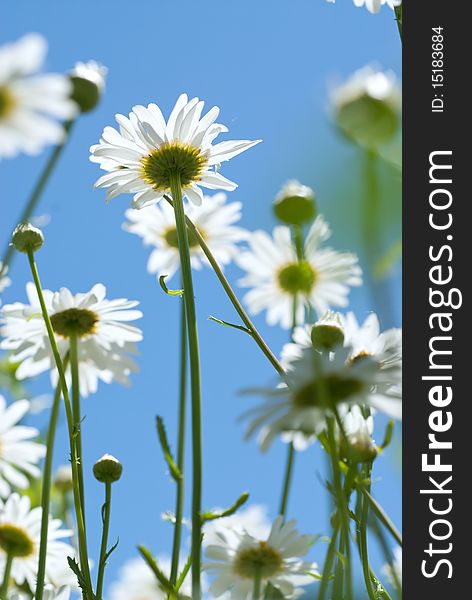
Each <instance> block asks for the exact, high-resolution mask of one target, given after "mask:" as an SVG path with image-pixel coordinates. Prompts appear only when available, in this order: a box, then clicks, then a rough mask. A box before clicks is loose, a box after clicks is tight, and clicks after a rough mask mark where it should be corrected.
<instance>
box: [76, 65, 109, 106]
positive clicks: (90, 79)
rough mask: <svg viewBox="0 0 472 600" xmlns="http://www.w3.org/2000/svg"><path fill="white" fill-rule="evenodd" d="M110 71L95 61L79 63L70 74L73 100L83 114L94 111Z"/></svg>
mask: <svg viewBox="0 0 472 600" xmlns="http://www.w3.org/2000/svg"><path fill="white" fill-rule="evenodd" d="M107 73H108V69H107V68H106V67H105V66H103V65H102V64H100V63H98V62H96V61H95V60H89V61H88V62H86V63H83V62H78V63H76V64H75V66H74V68H73V70H72V71H71V73H70V79H71V81H72V86H73V91H72V98H73V100H74V101H75V102H76V103H77V105H78V106H79V108H80V110H81V111H82V112H89V111H91V110H93V109H94V108H95V107H96V106H97V104H98V102H99V100H100V98H101V96H102V94H103V91H104V89H105V79H106V76H107Z"/></svg>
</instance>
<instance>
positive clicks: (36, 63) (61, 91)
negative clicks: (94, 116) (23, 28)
mask: <svg viewBox="0 0 472 600" xmlns="http://www.w3.org/2000/svg"><path fill="white" fill-rule="evenodd" d="M46 52H47V42H46V40H45V39H44V38H43V37H42V36H40V35H38V34H35V33H30V34H28V35H25V36H24V37H22V38H21V39H19V40H18V41H17V42H13V43H10V44H5V45H4V46H2V47H0V158H2V157H3V158H13V157H15V156H16V155H17V154H18V153H20V152H24V153H26V154H38V153H39V152H40V151H41V150H42V149H43V147H44V146H46V145H48V144H56V143H58V142H60V141H61V139H62V138H63V135H64V130H63V127H62V125H60V124H59V123H58V122H57V120H56V119H61V120H62V119H70V118H71V117H73V116H74V115H75V113H76V111H77V107H76V105H75V103H74V102H73V101H72V100H71V99H70V94H71V91H72V86H71V83H70V80H69V78H68V77H66V76H64V75H51V74H49V75H38V74H37V72H38V71H39V69H40V68H41V66H42V64H43V62H44V59H45V57H46Z"/></svg>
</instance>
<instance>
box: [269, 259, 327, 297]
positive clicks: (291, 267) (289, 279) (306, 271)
mask: <svg viewBox="0 0 472 600" xmlns="http://www.w3.org/2000/svg"><path fill="white" fill-rule="evenodd" d="M277 278H278V282H279V285H280V287H281V288H282V290H283V291H284V292H288V293H289V294H291V295H292V296H295V295H296V294H305V295H306V294H309V293H310V292H311V290H312V289H313V286H314V285H315V283H316V280H317V273H316V271H315V270H314V269H313V267H312V266H311V265H310V263H309V262H307V261H306V260H302V261H300V262H296V263H290V264H288V265H286V266H285V267H282V268H281V269H280V271H279V272H278V274H277Z"/></svg>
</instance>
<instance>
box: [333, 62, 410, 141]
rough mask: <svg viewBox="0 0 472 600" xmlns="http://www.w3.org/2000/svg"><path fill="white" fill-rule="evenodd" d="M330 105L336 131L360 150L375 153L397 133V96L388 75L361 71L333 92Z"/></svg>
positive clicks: (369, 69)
mask: <svg viewBox="0 0 472 600" xmlns="http://www.w3.org/2000/svg"><path fill="white" fill-rule="evenodd" d="M333 101H334V104H335V117H336V123H337V125H338V127H339V129H340V130H341V132H342V133H343V134H344V135H345V136H346V137H348V138H349V139H350V140H352V141H354V142H356V143H357V144H359V145H361V146H364V147H366V148H374V149H375V148H377V147H378V146H381V145H382V144H386V143H388V142H390V141H391V140H392V138H393V137H394V136H395V134H396V133H397V132H398V130H399V127H400V95H399V91H398V89H397V85H396V80H395V76H394V75H393V74H392V73H389V72H382V71H375V70H373V69H372V68H370V67H366V68H365V69H361V70H360V71H357V72H356V73H354V74H353V75H352V77H351V78H350V79H349V80H348V81H347V83H346V84H345V85H344V86H342V87H341V88H339V89H338V90H336V92H335V93H334V94H333Z"/></svg>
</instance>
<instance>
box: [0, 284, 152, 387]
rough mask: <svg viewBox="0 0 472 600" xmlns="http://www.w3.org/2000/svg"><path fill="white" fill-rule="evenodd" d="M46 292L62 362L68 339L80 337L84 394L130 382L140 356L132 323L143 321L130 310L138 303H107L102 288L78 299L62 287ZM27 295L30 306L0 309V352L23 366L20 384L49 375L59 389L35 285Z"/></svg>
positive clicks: (138, 335) (138, 332)
mask: <svg viewBox="0 0 472 600" xmlns="http://www.w3.org/2000/svg"><path fill="white" fill-rule="evenodd" d="M43 293H44V299H45V303H46V308H47V310H48V313H49V316H50V317H51V322H52V326H53V329H54V331H55V333H56V341H57V344H58V347H59V351H60V354H61V356H62V357H63V358H64V357H65V356H66V354H67V353H68V351H69V347H70V341H69V340H70V336H71V335H75V336H77V338H78V355H79V377H80V387H81V393H82V395H83V396H87V395H88V394H90V393H93V392H95V391H96V390H97V385H98V380H101V381H104V382H105V383H111V382H112V381H113V380H116V381H118V382H119V383H122V384H127V383H129V379H128V375H129V374H130V373H131V372H132V371H135V370H136V364H135V363H134V362H133V361H132V360H131V358H130V357H129V354H130V353H134V352H136V347H135V342H139V341H140V340H141V339H142V337H143V336H142V332H141V330H140V329H138V328H137V327H134V326H133V325H130V324H129V322H130V321H134V320H136V319H139V318H140V317H142V313H141V312H140V311H138V310H132V309H134V307H135V306H137V304H138V302H136V301H130V300H126V299H123V298H120V299H118V300H108V299H107V298H106V297H105V296H106V288H105V286H104V285H102V284H97V285H95V286H94V287H93V288H92V289H91V290H90V291H89V292H86V293H81V294H76V295H75V296H74V295H73V294H72V293H71V292H70V291H69V290H68V289H67V288H61V290H60V291H59V292H52V291H50V290H43ZM26 295H27V297H28V304H22V303H20V302H16V303H15V304H9V305H5V306H4V307H3V308H2V309H1V315H2V323H3V326H2V327H1V329H0V333H1V335H2V336H4V338H5V339H4V340H3V341H2V342H1V343H0V348H3V349H5V350H9V351H10V352H11V355H10V360H11V361H12V362H18V363H20V365H19V367H18V370H17V371H16V376H17V378H18V379H20V380H21V379H24V378H26V377H33V376H35V375H38V374H39V373H43V372H45V371H48V370H50V371H51V378H52V382H53V385H55V384H56V383H57V371H56V367H55V361H54V357H53V354H52V351H51V348H50V344H49V338H48V335H47V331H46V325H45V323H44V320H43V318H42V316H41V308H40V305H39V299H38V296H37V293H36V289H35V286H34V285H33V284H32V283H28V284H27V286H26ZM69 375H70V369H68V376H69Z"/></svg>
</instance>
